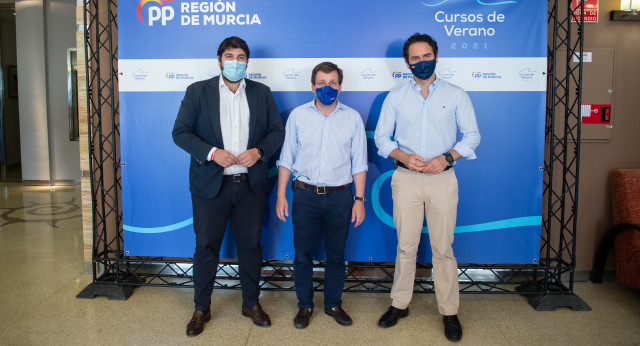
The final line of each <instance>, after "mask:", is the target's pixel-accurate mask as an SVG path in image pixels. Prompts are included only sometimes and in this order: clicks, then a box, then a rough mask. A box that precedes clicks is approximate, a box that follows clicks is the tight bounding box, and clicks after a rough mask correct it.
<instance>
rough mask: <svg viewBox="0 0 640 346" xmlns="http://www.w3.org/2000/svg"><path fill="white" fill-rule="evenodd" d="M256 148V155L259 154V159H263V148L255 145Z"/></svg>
mask: <svg viewBox="0 0 640 346" xmlns="http://www.w3.org/2000/svg"><path fill="white" fill-rule="evenodd" d="M256 150H257V151H258V155H260V161H264V150H262V148H260V147H256Z"/></svg>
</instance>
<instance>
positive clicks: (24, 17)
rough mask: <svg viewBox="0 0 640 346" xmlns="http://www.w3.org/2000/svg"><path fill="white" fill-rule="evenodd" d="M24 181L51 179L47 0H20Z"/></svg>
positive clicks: (18, 30)
mask: <svg viewBox="0 0 640 346" xmlns="http://www.w3.org/2000/svg"><path fill="white" fill-rule="evenodd" d="M16 49H17V57H18V94H19V107H20V150H21V153H22V155H21V156H22V180H23V181H43V182H48V181H51V178H52V177H51V172H50V165H49V160H50V157H49V131H48V120H47V90H46V85H47V83H46V73H47V71H46V64H45V47H44V11H43V0H21V1H17V2H16Z"/></svg>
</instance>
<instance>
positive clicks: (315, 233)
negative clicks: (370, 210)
mask: <svg viewBox="0 0 640 346" xmlns="http://www.w3.org/2000/svg"><path fill="white" fill-rule="evenodd" d="M352 208H353V193H352V192H351V189H348V188H347V189H344V190H340V191H335V192H329V193H327V194H324V195H318V194H316V193H314V192H312V191H309V190H304V189H302V188H298V189H297V191H296V192H295V193H294V195H293V206H292V211H291V212H292V219H293V246H294V248H295V259H294V261H293V270H294V282H295V285H296V296H297V297H298V308H299V309H301V308H304V307H306V308H312V309H313V307H314V304H313V282H312V278H313V262H312V260H313V254H314V252H315V251H316V248H317V247H318V243H319V240H320V237H325V250H326V254H327V262H326V266H325V272H324V306H325V307H327V308H333V307H334V306H336V305H340V304H342V290H343V289H344V280H345V269H346V267H345V263H344V250H345V246H346V243H347V236H348V235H349V222H350V221H351V210H352Z"/></svg>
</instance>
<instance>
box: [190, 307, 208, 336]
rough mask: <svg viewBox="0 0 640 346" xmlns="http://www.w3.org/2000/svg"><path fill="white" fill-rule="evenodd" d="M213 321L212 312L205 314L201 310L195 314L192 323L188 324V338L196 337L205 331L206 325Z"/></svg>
mask: <svg viewBox="0 0 640 346" xmlns="http://www.w3.org/2000/svg"><path fill="white" fill-rule="evenodd" d="M210 319H211V310H209V311H207V313H206V314H204V313H203V312H202V311H200V310H196V311H194V312H193V316H192V317H191V321H189V324H187V336H196V335H198V334H200V333H202V331H203V330H204V324H205V323H206V322H207V321H209V320H210Z"/></svg>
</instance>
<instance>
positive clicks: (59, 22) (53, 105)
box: [45, 0, 80, 182]
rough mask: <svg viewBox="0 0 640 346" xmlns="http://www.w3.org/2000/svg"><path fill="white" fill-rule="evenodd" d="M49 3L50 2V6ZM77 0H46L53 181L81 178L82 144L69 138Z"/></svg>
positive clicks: (48, 109)
mask: <svg viewBox="0 0 640 346" xmlns="http://www.w3.org/2000/svg"><path fill="white" fill-rule="evenodd" d="M47 5H48V6H47ZM75 11H76V0H50V1H46V6H45V16H46V20H47V22H46V27H47V30H46V34H45V35H46V44H45V45H46V49H47V86H48V97H47V100H48V107H47V111H48V113H49V143H50V148H52V149H50V153H51V157H52V173H53V180H54V181H57V182H59V181H68V180H73V181H78V182H79V181H80V147H79V144H78V141H70V140H69V105H68V95H67V49H69V48H74V47H75V46H76V37H75V30H76V28H75V22H76V12H75Z"/></svg>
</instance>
